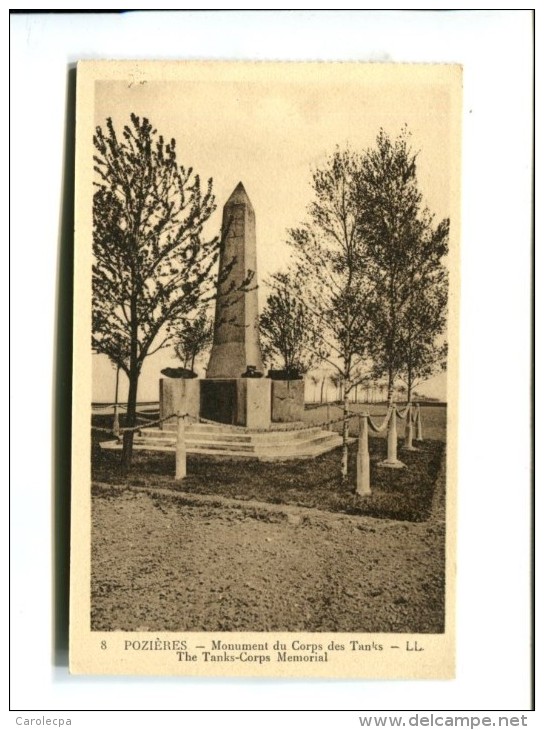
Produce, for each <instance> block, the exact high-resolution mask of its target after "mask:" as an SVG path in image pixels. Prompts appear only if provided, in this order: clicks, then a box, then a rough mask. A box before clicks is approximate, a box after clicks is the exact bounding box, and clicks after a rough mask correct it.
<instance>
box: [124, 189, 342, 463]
mask: <svg viewBox="0 0 544 730" xmlns="http://www.w3.org/2000/svg"><path fill="white" fill-rule="evenodd" d="M223 236H224V246H223V249H222V253H221V256H220V261H219V274H218V290H217V301H216V309H215V323H214V337H213V346H212V350H211V355H210V361H209V364H208V369H207V371H206V378H162V379H161V381H160V415H161V418H165V417H167V416H169V415H171V414H188V418H187V428H186V445H187V451H188V452H189V453H200V454H210V455H218V456H231V457H236V458H238V457H250V458H251V457H253V458H260V459H285V458H301V457H309V456H315V455H317V454H320V453H323V452H325V451H329V450H330V449H333V448H335V447H336V446H338V445H340V443H341V441H342V440H341V437H340V436H339V435H338V434H337V433H334V432H331V431H324V430H322V429H321V428H320V427H316V428H305V427H304V424H303V422H302V419H303V412H304V381H303V380H300V379H299V380H277V379H272V378H270V377H263V372H262V371H263V359H262V354H261V347H260V343H259V311H258V302H257V284H256V281H257V252H256V236H255V211H254V210H253V206H252V205H251V202H250V200H249V197H248V195H247V193H246V191H245V189H244V186H243V185H242V183H241V182H240V183H239V184H238V185H237V186H236V188H235V190H234V191H233V193H232V195H231V196H230V198H229V199H228V200H227V202H226V203H225V206H224V208H223ZM248 272H253V275H252V277H251V279H250V280H249V282H248V281H247V280H248ZM176 420H177V419H175V418H172V419H171V421H166V422H165V423H164V424H163V426H162V428H160V429H157V428H147V429H146V428H143V429H142V431H141V433H140V434H139V435H137V436H135V439H134V448H137V449H153V450H161V451H162V450H165V451H174V450H175V439H176Z"/></svg>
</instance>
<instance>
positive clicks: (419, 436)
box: [416, 403, 423, 441]
mask: <svg viewBox="0 0 544 730" xmlns="http://www.w3.org/2000/svg"><path fill="white" fill-rule="evenodd" d="M416 441H423V425H422V423H421V408H420V407H419V403H418V404H417V425H416Z"/></svg>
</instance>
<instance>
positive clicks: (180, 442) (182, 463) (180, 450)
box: [176, 413, 187, 480]
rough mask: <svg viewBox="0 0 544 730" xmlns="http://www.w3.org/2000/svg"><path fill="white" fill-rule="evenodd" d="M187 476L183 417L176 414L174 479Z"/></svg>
mask: <svg viewBox="0 0 544 730" xmlns="http://www.w3.org/2000/svg"><path fill="white" fill-rule="evenodd" d="M186 476H187V448H186V445H185V416H182V415H181V414H179V413H178V432H177V440H176V479H178V480H179V479H184V478H185V477H186Z"/></svg>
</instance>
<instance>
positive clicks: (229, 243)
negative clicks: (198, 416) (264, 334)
mask: <svg viewBox="0 0 544 730" xmlns="http://www.w3.org/2000/svg"><path fill="white" fill-rule="evenodd" d="M222 230H223V249H222V252H221V255H220V259H219V280H218V281H219V284H218V290H217V302H216V307H215V324H214V335H213V345H212V351H211V355H210V361H209V364H208V370H207V372H206V378H216V379H217V378H240V377H241V376H242V375H243V374H244V373H245V372H246V371H247V368H248V367H254V368H255V369H256V370H257V371H262V369H263V359H262V354H261V346H260V343H259V309H258V303H257V246H256V237H255V211H254V210H253V206H252V205H251V202H250V200H249V198H248V196H247V193H246V191H245V189H244V186H243V185H242V183H241V182H240V183H238V185H237V186H236V188H235V189H234V191H233V193H232V195H231V196H230V198H229V199H228V200H227V202H226V203H225V206H224V208H223V229H222ZM248 275H249V276H251V281H250V282H249V284H247V279H248ZM244 282H246V287H245V288H244V289H245V290H244V289H242V287H243V284H244Z"/></svg>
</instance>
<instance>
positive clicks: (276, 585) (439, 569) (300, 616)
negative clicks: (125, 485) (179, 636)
mask: <svg viewBox="0 0 544 730" xmlns="http://www.w3.org/2000/svg"><path fill="white" fill-rule="evenodd" d="M442 486H443V485H442ZM443 546H444V523H443V521H442V515H441V514H440V511H438V512H437V514H436V517H435V518H432V519H431V520H430V521H429V522H424V523H408V522H395V521H391V520H380V519H374V518H371V517H349V516H345V515H335V514H332V513H324V512H320V511H319V510H315V509H306V508H300V507H284V506H281V505H270V504H262V503H260V502H249V501H241V500H233V499H229V498H225V497H223V498H220V497H210V496H198V495H194V494H191V495H183V494H180V493H176V494H172V493H169V492H168V490H145V491H135V490H131V489H126V490H118V489H112V487H111V486H110V485H103V486H100V485H96V486H95V489H94V496H93V549H92V550H93V551H92V567H93V572H92V594H93V595H92V606H93V611H92V628H93V629H96V630H125V631H135V630H148V631H196V630H205V631H236V630H240V631H272V630H274V631H358V632H390V631H394V632H409V633H412V632H414V633H419V632H421V633H425V632H433V633H434V632H440V631H441V630H442V629H443V603H444V587H443V573H444V566H443Z"/></svg>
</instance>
